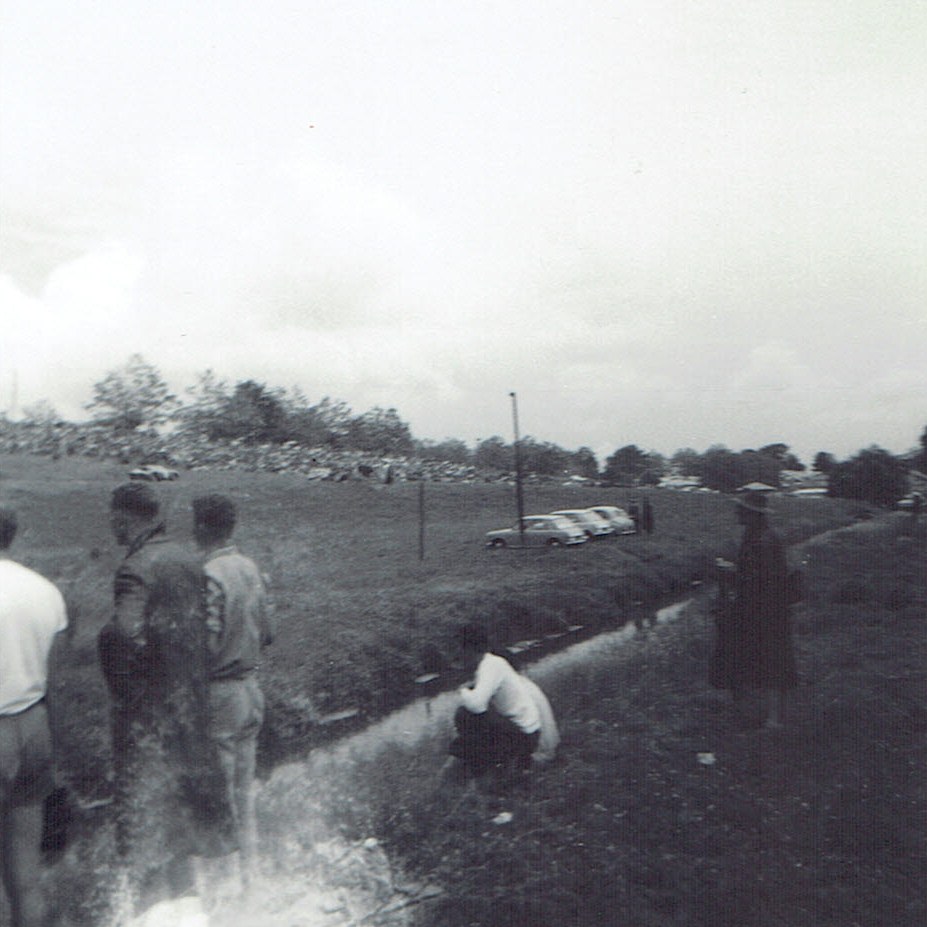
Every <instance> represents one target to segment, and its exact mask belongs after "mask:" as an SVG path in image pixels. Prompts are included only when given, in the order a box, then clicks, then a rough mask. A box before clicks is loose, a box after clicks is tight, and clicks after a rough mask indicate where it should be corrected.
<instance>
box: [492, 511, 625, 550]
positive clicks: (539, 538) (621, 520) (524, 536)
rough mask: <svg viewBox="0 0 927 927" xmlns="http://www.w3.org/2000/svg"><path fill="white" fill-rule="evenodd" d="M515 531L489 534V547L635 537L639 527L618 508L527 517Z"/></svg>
mask: <svg viewBox="0 0 927 927" xmlns="http://www.w3.org/2000/svg"><path fill="white" fill-rule="evenodd" d="M522 527H523V529H524V530H522V529H521V528H520V527H519V525H518V523H517V522H516V523H515V525H514V526H513V527H511V528H501V529H499V530H497V531H488V532H487V533H486V545H487V547H495V548H499V547H509V546H511V547H521V546H523V545H524V546H525V547H565V546H568V545H573V544H585V543H586V541H591V540H595V539H596V538H601V537H608V536H610V535H614V534H634V533H635V532H636V531H637V526H636V525H635V524H634V520H633V519H632V518H631V516H630V515H628V513H627V512H626V511H625V510H624V509H622V508H619V507H618V506H617V505H593V506H590V507H589V508H586V509H560V510H558V511H556V512H548V513H547V514H546V515H526V516H525V517H524V518H523V519H522Z"/></svg>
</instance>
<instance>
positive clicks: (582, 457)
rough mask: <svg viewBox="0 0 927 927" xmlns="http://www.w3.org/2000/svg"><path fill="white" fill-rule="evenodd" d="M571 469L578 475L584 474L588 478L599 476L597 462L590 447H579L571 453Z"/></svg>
mask: <svg viewBox="0 0 927 927" xmlns="http://www.w3.org/2000/svg"><path fill="white" fill-rule="evenodd" d="M571 465H572V467H573V471H574V472H575V473H576V474H577V475H578V476H585V477H586V478H587V479H590V480H597V479H598V478H599V462H598V460H597V459H596V456H595V454H594V453H593V451H592V449H591V448H588V447H585V446H583V447H581V448H580V449H579V450H578V451H575V452H574V453H573V455H572V464H571Z"/></svg>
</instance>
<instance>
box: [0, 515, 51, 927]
mask: <svg viewBox="0 0 927 927" xmlns="http://www.w3.org/2000/svg"><path fill="white" fill-rule="evenodd" d="M16 530H17V519H16V513H15V512H13V511H12V510H11V509H6V508H4V509H0V866H2V876H3V886H4V888H5V889H6V894H7V898H8V899H9V902H10V909H11V912H12V918H13V927H42V925H44V924H45V923H46V920H45V919H46V917H47V908H48V905H47V902H46V899H45V898H44V893H43V888H42V883H41V881H40V879H39V863H40V860H41V842H42V827H43V818H44V815H43V812H44V805H45V801H46V799H47V798H48V797H49V796H50V795H51V793H52V792H53V791H54V788H55V778H54V766H53V755H52V736H51V728H50V726H49V716H48V715H49V713H48V708H47V706H46V695H48V694H49V667H50V664H51V663H53V660H52V653H53V647H54V642H55V640H56V639H58V634H59V633H60V632H61V631H63V630H64V629H65V628H66V627H67V614H66V610H65V605H64V599H63V598H62V595H61V593H60V592H59V591H58V589H57V587H55V586H54V585H53V584H52V583H50V582H49V581H48V580H47V579H45V578H44V577H43V576H40V575H39V574H38V573H35V572H33V571H32V570H30V569H28V568H27V567H24V566H22V564H19V563H16V562H15V561H14V560H11V559H10V558H9V556H8V550H9V548H10V545H11V544H12V543H13V539H14V537H15V536H16Z"/></svg>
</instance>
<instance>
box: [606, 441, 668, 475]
mask: <svg viewBox="0 0 927 927" xmlns="http://www.w3.org/2000/svg"><path fill="white" fill-rule="evenodd" d="M664 463H665V461H664V460H663V458H662V457H661V456H660V455H659V454H655V453H649V454H647V453H645V452H644V451H642V450H641V449H640V448H639V447H638V446H637V445H636V444H627V445H625V446H624V447H620V448H618V450H617V451H615V453H614V454H612V455H611V457H609V458H608V459H607V460H606V461H605V469H604V470H603V471H602V476H603V477H604V478H605V479H606V480H607V481H608V482H609V483H615V484H618V485H636V484H639V483H641V482H647V483H657V482H659V479H660V475H661V474H662V472H663V467H664Z"/></svg>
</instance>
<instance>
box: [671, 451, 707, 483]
mask: <svg viewBox="0 0 927 927" xmlns="http://www.w3.org/2000/svg"><path fill="white" fill-rule="evenodd" d="M701 460H702V455H701V454H699V452H698V451H696V450H695V449H694V448H691V447H681V448H679V450H678V451H676V453H675V454H673V456H672V457H670V465H671V466H672V468H673V469H674V470H675V471H676V473H677V475H679V476H694V475H695V474H696V472H697V471H698V467H699V464H700V463H701Z"/></svg>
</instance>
